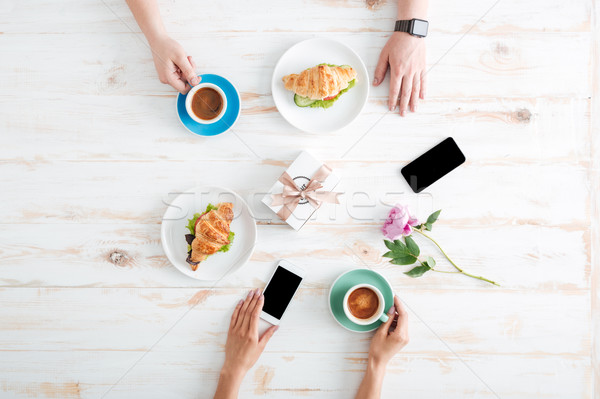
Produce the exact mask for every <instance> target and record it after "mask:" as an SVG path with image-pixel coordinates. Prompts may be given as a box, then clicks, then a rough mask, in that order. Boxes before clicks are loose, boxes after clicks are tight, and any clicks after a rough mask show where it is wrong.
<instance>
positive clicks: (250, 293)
mask: <svg viewBox="0 0 600 399" xmlns="http://www.w3.org/2000/svg"><path fill="white" fill-rule="evenodd" d="M253 295H254V290H250V292H249V293H248V297H247V298H248V299H250V298H252V296H253Z"/></svg>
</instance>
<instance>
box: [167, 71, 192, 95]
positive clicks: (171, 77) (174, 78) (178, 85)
mask: <svg viewBox="0 0 600 399" xmlns="http://www.w3.org/2000/svg"><path fill="white" fill-rule="evenodd" d="M167 83H168V84H170V85H171V86H172V87H173V88H174V89H175V90H177V91H178V92H180V93H181V94H187V92H188V91H190V87H189V86H188V85H187V83H186V82H184V81H183V80H181V78H180V76H179V74H178V73H177V72H176V71H173V72H171V73H169V74H168V75H167Z"/></svg>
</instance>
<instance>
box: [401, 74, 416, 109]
mask: <svg viewBox="0 0 600 399" xmlns="http://www.w3.org/2000/svg"><path fill="white" fill-rule="evenodd" d="M412 84H413V79H412V76H410V75H404V77H403V78H402V88H401V89H400V115H401V116H404V115H406V109H407V108H408V100H410V93H412Z"/></svg>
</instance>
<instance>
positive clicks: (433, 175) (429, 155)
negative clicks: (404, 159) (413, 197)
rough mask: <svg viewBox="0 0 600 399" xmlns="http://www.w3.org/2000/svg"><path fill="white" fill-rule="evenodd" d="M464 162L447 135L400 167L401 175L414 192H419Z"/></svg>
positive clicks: (458, 149)
mask: <svg viewBox="0 0 600 399" xmlns="http://www.w3.org/2000/svg"><path fill="white" fill-rule="evenodd" d="M463 162H465V156H464V155H463V153H462V151H461V150H460V148H458V145H456V142H455V141H454V139H453V138H452V137H448V138H447V139H446V140H444V141H442V142H441V143H439V144H438V145H436V146H435V147H433V148H432V149H431V150H429V151H427V152H426V153H425V154H423V155H421V156H420V157H419V158H417V159H415V160H414V161H412V162H411V163H409V164H408V165H406V166H405V167H403V168H402V170H401V173H402V176H404V178H405V179H406V182H407V183H408V185H409V186H410V188H411V189H412V190H413V191H414V192H415V193H420V192H421V191H423V190H425V189H426V188H427V187H429V186H430V185H432V184H433V183H435V182H436V181H437V180H439V179H440V178H442V177H443V176H445V175H446V174H448V173H449V172H450V171H452V170H454V169H456V168H457V167H458V166H459V165H460V164H462V163H463Z"/></svg>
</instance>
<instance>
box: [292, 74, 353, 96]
mask: <svg viewBox="0 0 600 399" xmlns="http://www.w3.org/2000/svg"><path fill="white" fill-rule="evenodd" d="M353 79H356V71H355V70H354V68H352V67H339V66H336V67H330V66H328V65H317V66H314V67H312V68H309V69H306V70H304V71H302V72H300V74H299V75H298V74H295V73H293V74H291V75H286V76H284V77H283V79H282V80H283V83H284V86H285V88H286V89H287V90H291V91H293V92H294V93H296V94H298V95H299V96H302V97H308V98H310V99H311V100H322V99H324V98H327V97H331V96H335V95H337V94H338V93H339V92H340V91H341V90H344V89H345V88H346V87H348V83H350V81H352V80H353Z"/></svg>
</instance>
